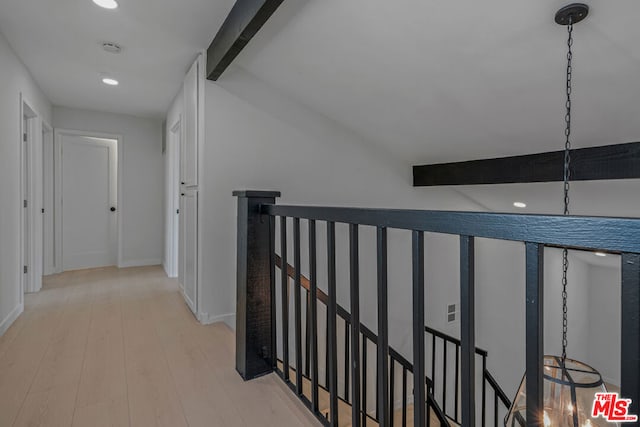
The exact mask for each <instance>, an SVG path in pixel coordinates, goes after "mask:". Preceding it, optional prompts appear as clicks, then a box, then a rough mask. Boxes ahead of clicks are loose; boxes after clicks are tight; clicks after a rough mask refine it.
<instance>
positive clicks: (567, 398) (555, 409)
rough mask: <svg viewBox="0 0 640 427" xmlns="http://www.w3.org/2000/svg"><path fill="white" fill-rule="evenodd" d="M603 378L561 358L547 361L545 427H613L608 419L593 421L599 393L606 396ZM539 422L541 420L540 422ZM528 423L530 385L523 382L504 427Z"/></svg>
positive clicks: (579, 363)
mask: <svg viewBox="0 0 640 427" xmlns="http://www.w3.org/2000/svg"><path fill="white" fill-rule="evenodd" d="M606 391H607V390H606V387H605V384H604V381H602V376H601V375H600V374H599V373H598V371H596V370H595V369H593V368H592V367H591V366H589V365H587V364H585V363H582V362H578V361H577V360H573V359H568V358H567V359H565V360H564V365H563V363H562V358H561V357H560V356H545V357H544V375H543V395H544V402H543V404H544V412H543V413H542V414H540V417H541V420H542V422H543V426H544V427H605V426H609V427H614V426H616V424H615V423H610V422H607V420H606V419H604V418H602V417H599V418H593V417H591V410H592V407H593V402H594V399H595V394H596V393H606ZM539 421H540V420H538V422H539ZM526 422H527V384H526V376H525V377H523V378H522V382H521V383H520V387H519V388H518V394H517V395H516V398H515V399H514V401H513V404H512V405H511V408H510V410H509V413H508V414H507V416H506V418H505V427H521V426H522V427H524V426H526V425H527V424H526Z"/></svg>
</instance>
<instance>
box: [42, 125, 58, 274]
mask: <svg viewBox="0 0 640 427" xmlns="http://www.w3.org/2000/svg"><path fill="white" fill-rule="evenodd" d="M53 140H54V138H53V126H51V125H50V124H49V123H47V122H45V121H44V120H43V121H42V184H41V185H42V209H44V212H43V213H42V214H43V215H42V223H43V225H42V275H43V276H46V275H49V274H53V273H54V272H55V241H56V235H55V226H54V224H53V220H54V218H55V216H54V215H55V211H54V189H53V183H54V177H55V170H54V161H53V159H54V146H53V145H54V144H53ZM47 147H50V148H49V149H47ZM47 169H48V170H47ZM47 172H48V173H47ZM47 179H50V180H51V185H46V181H47Z"/></svg>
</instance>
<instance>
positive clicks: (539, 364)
mask: <svg viewBox="0 0 640 427" xmlns="http://www.w3.org/2000/svg"><path fill="white" fill-rule="evenodd" d="M526 252H527V255H526V256H527V260H526V277H527V278H526V298H527V301H526V304H527V306H526V331H527V335H526V342H527V347H526V355H527V357H526V359H527V360H526V372H527V373H526V381H527V426H528V427H538V426H541V425H542V424H543V423H542V421H543V420H542V419H541V418H542V412H543V409H544V408H543V396H542V392H543V365H544V343H543V341H544V316H543V301H544V291H543V290H544V272H543V267H544V246H543V245H540V244H537V243H527V244H526Z"/></svg>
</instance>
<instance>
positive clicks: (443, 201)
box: [201, 68, 481, 323]
mask: <svg viewBox="0 0 640 427" xmlns="http://www.w3.org/2000/svg"><path fill="white" fill-rule="evenodd" d="M205 121H206V123H205V126H206V128H205V135H206V136H205V138H206V143H205V147H204V165H206V168H205V170H204V183H203V190H202V194H203V197H202V199H201V200H202V204H203V212H204V214H203V215H202V219H201V239H202V258H201V259H202V260H203V262H202V274H201V278H202V281H203V283H202V285H201V289H202V292H203V296H204V297H203V305H204V308H203V309H204V311H207V312H208V314H209V318H210V319H218V320H225V321H228V322H230V323H232V322H233V318H234V312H235V299H236V294H235V292H236V289H235V279H236V267H235V256H236V252H235V246H236V240H235V239H236V237H235V234H236V200H235V199H234V198H233V197H232V195H231V193H232V191H233V190H236V189H247V188H248V189H271V190H279V191H281V192H282V198H281V199H280V200H279V201H278V202H279V203H287V202H290V203H297V204H305V203H306V204H326V205H343V206H367V207H402V208H411V207H413V208H420V209H428V208H431V209H454V210H479V209H481V208H480V207H479V206H477V205H475V204H474V203H471V202H470V201H469V200H467V199H466V198H464V197H462V196H460V195H459V194H458V193H456V192H454V191H451V190H450V189H443V188H433V189H430V190H426V191H418V190H416V189H414V188H413V187H412V185H411V168H410V167H408V165H406V164H405V163H404V162H400V161H397V160H395V158H394V154H393V153H388V152H380V151H377V150H376V149H375V148H374V147H372V146H371V145H369V143H368V141H366V140H363V139H362V138H360V137H359V136H358V135H356V134H354V133H353V132H351V131H350V130H348V129H346V128H344V127H343V126H341V125H340V124H338V123H337V122H334V121H332V120H330V119H328V118H325V117H324V116H322V115H320V114H318V113H316V112H315V111H312V110H310V109H308V108H306V107H305V106H304V105H301V104H299V103H297V102H295V101H293V100H291V99H290V98H287V97H286V96H284V95H283V94H282V93H281V92H278V91H277V90H275V89H273V88H272V87H270V86H269V85H267V84H265V83H264V82H261V81H260V80H259V79H258V78H256V77H255V76H253V75H252V74H250V73H248V72H246V71H244V70H242V69H238V68H236V69H234V70H233V71H231V70H230V71H229V72H228V73H227V74H225V76H224V77H223V78H222V79H221V80H220V81H219V82H218V83H213V82H207V84H206V110H205ZM318 233H319V236H320V235H321V232H320V231H319V232H318ZM363 233H364V232H363ZM363 238H364V237H363ZM342 243H343V242H341V244H342ZM320 244H321V243H320V242H319V245H320ZM391 244H392V242H390V245H391ZM339 246H340V245H339ZM362 246H363V248H365V247H366V245H365V244H363V245H362ZM409 248H410V245H409ZM342 249H344V248H342V247H340V249H339V250H340V251H341V250H342ZM363 250H364V249H363ZM390 253H392V251H391V250H390ZM400 253H401V255H398V256H395V255H394V257H393V260H392V261H390V263H392V262H394V261H400V259H399V258H400V257H402V256H403V252H400ZM341 254H342V253H339V255H341ZM342 255H343V254H342ZM303 262H304V261H303ZM363 262H364V261H363ZM374 270H375V269H374ZM345 271H346V270H345V266H342V265H339V274H341V275H342V274H343V273H345ZM362 271H363V274H365V273H364V272H365V271H366V269H365V267H364V266H363V267H362ZM399 272H400V273H402V271H399ZM365 282H366V279H365V278H363V286H365V285H364V283H365ZM374 283H375V282H374ZM366 285H367V287H369V286H368V285H370V283H368V282H367V283H366ZM363 293H364V292H363ZM345 296H346V295H345ZM363 298H364V296H363ZM398 298H399V297H398V296H397V294H396V296H394V297H393V298H392V299H391V301H390V304H392V305H394V304H401V301H402V300H401V299H398ZM398 308H399V309H400V310H401V311H404V310H402V308H401V307H400V306H399V305H398ZM363 314H364V313H363ZM364 315H365V316H367V315H368V316H369V318H371V313H368V314H364Z"/></svg>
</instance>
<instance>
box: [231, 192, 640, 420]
mask: <svg viewBox="0 0 640 427" xmlns="http://www.w3.org/2000/svg"><path fill="white" fill-rule="evenodd" d="M234 195H236V196H238V244H237V250H238V275H237V280H238V286H237V292H238V298H237V329H236V335H237V336H236V347H237V351H236V368H237V370H238V372H239V373H240V374H241V375H242V377H243V378H245V379H251V378H255V377H257V376H259V375H264V374H266V373H269V372H273V371H274V370H275V369H277V364H278V362H277V359H278V357H277V347H278V343H277V342H276V337H277V331H276V329H277V327H276V323H277V322H276V316H277V315H278V313H277V301H276V294H275V292H276V286H275V278H276V263H275V255H276V248H275V230H276V218H280V243H281V253H280V255H281V256H282V263H283V265H287V264H288V263H287V260H286V259H285V258H286V254H287V251H286V249H287V248H286V245H287V242H288V241H289V240H288V237H289V236H287V227H286V225H287V218H291V219H292V225H293V235H292V236H291V237H292V241H293V254H294V255H293V266H294V279H293V280H294V317H293V318H294V325H293V333H294V343H293V344H294V347H293V348H294V351H293V355H294V360H293V363H294V366H296V367H302V366H304V365H303V353H302V308H301V305H302V302H301V301H302V300H301V276H302V273H301V272H302V268H303V266H302V264H301V236H300V223H301V221H305V222H306V223H307V225H308V229H309V239H308V240H309V272H310V274H309V283H310V291H309V292H310V295H311V297H310V301H309V302H310V307H309V309H310V314H311V316H312V318H313V317H314V316H316V315H317V304H316V301H317V291H318V289H317V275H316V273H317V272H316V255H317V254H316V250H317V248H316V246H317V242H316V236H315V235H316V222H317V221H322V222H324V223H326V233H327V236H326V248H325V249H326V255H327V292H326V293H327V297H328V301H327V323H328V330H327V332H326V335H327V336H328V339H327V344H328V345H327V349H328V356H329V357H328V362H327V363H326V369H327V370H328V383H327V386H328V387H327V389H328V391H327V392H328V395H329V401H330V403H329V413H330V419H329V420H326V418H324V416H323V415H322V414H321V413H320V412H319V410H318V388H319V384H318V382H319V372H317V371H316V370H317V368H318V367H319V360H318V352H317V348H315V349H314V348H313V343H314V342H315V341H317V337H318V330H317V328H314V327H311V328H310V329H311V331H310V338H311V345H312V348H311V349H310V366H311V370H312V372H311V374H310V376H311V395H312V399H311V400H310V401H309V399H307V398H306V397H305V396H304V393H303V383H302V381H303V375H302V370H301V369H297V370H296V371H295V376H296V383H295V387H294V390H295V392H296V393H297V394H298V396H299V397H300V399H301V400H302V401H303V402H305V403H306V404H307V405H308V406H309V408H310V409H311V410H312V411H313V412H314V413H315V414H316V415H317V416H318V418H319V419H322V420H324V421H325V423H326V424H328V425H331V426H337V425H338V421H339V420H338V417H339V416H338V399H339V397H338V363H337V360H338V358H337V351H338V345H337V339H338V330H337V326H338V325H337V323H338V315H337V310H338V308H337V307H338V304H337V279H336V276H337V275H336V223H344V224H348V225H349V268H350V277H349V288H348V290H349V296H350V313H349V314H350V316H351V323H350V325H349V328H348V329H349V331H350V334H351V336H352V337H360V335H361V333H362V328H361V322H360V305H359V300H360V299H359V295H360V283H359V276H358V272H359V256H358V245H359V239H358V230H359V228H360V227H362V226H372V227H375V229H376V241H377V243H376V246H377V313H378V316H377V319H378V321H377V323H378V324H377V330H378V340H377V341H378V344H377V349H376V353H377V358H376V371H377V377H378V388H377V396H378V402H380V404H379V405H378V422H379V424H380V425H381V426H385V427H387V426H390V425H391V422H392V421H391V420H392V417H393V413H392V411H391V409H390V408H392V406H391V402H390V401H391V399H390V396H389V394H390V392H391V390H392V388H391V386H390V375H391V371H392V370H390V366H389V365H390V364H389V363H388V361H389V354H390V349H389V344H388V334H389V332H388V330H389V328H388V314H387V313H388V304H387V298H388V278H387V263H388V260H387V230H388V229H389V228H394V229H402V230H409V231H411V233H412V242H411V248H412V266H413V268H412V279H413V281H412V291H413V292H412V293H413V295H412V319H413V320H412V330H413V346H412V347H413V360H412V365H413V375H414V377H415V378H426V376H427V375H426V374H427V373H426V366H425V364H426V357H425V356H426V354H425V331H424V327H425V325H424V318H425V305H424V301H425V286H424V273H425V272H424V260H425V257H424V255H425V253H424V250H425V235H424V233H425V232H434V233H444V234H452V235H458V236H459V238H460V314H461V317H460V350H459V356H458V358H459V360H458V363H459V365H460V374H459V382H460V385H459V387H460V400H459V405H460V407H459V411H460V420H461V422H462V425H463V426H465V427H475V426H476V425H477V424H476V384H475V378H476V360H475V359H476V351H475V349H476V347H475V284H474V276H475V274H474V259H475V248H474V242H475V238H477V237H482V238H490V239H498V240H509V241H519V242H523V243H524V244H525V247H526V270H525V294H526V316H525V317H526V360H525V362H526V384H527V390H526V396H527V402H526V403H527V417H526V425H527V427H533V426H536V427H542V425H543V422H542V419H541V418H542V417H541V416H540V414H541V413H542V408H543V407H542V403H543V400H542V398H543V395H542V392H543V388H542V380H543V288H544V286H543V256H544V248H545V246H560V247H568V248H574V249H586V250H603V251H608V252H611V253H616V254H620V255H621V260H622V261H621V268H622V284H621V291H622V313H621V314H622V315H621V337H622V339H621V352H620V353H621V366H620V368H621V379H622V381H621V394H622V395H623V396H624V397H625V398H628V399H632V401H633V404H632V405H631V408H630V410H631V411H632V413H638V402H639V401H640V366H639V365H640V220H637V219H620V218H593V217H575V216H545V215H513V214H492V213H468V212H440V211H415V210H390V209H358V208H334V207H311V206H282V205H276V204H275V199H276V197H278V196H279V193H276V192H255V191H242V192H236V193H234ZM281 276H282V286H281V292H282V294H283V295H282V301H287V295H288V291H287V289H288V287H289V286H288V284H287V283H285V282H286V281H288V275H287V274H282V275H281ZM505 286H507V285H505ZM281 312H282V313H280V314H282V317H281V321H282V325H281V326H282V327H283V328H285V327H286V328H288V322H289V320H288V319H289V314H288V305H287V304H282V305H281ZM283 330H286V331H288V329H283ZM280 335H281V338H282V346H283V352H282V355H283V378H284V379H285V381H289V380H290V378H289V360H288V359H289V356H288V353H289V342H288V341H289V337H288V335H289V334H288V332H287V333H281V334H280ZM359 341H360V340H359V339H356V340H351V343H350V349H351V358H350V364H349V368H348V369H349V370H350V384H351V387H350V390H349V394H350V399H349V401H350V402H351V413H352V416H351V420H350V421H351V425H352V426H361V425H363V423H362V417H361V414H362V408H363V406H362V382H361V372H363V371H362V366H361V364H362V360H361V356H360V355H361V346H360V342H359ZM494 383H495V381H494ZM431 396H432V394H431V393H428V391H427V385H426V383H423V382H422V381H417V382H416V383H415V384H414V385H413V402H414V405H413V425H414V426H417V427H423V426H425V425H426V423H427V418H428V416H427V414H428V408H427V402H428V401H429V398H430V397H431ZM365 407H366V403H365ZM365 412H366V411H365Z"/></svg>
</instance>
